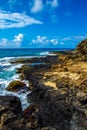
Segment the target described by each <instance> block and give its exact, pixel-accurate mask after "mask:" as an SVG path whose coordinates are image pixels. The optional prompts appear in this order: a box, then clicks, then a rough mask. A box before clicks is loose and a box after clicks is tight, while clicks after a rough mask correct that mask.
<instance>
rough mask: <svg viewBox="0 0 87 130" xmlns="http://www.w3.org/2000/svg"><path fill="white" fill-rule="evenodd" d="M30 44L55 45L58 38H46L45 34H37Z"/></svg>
mask: <svg viewBox="0 0 87 130" xmlns="http://www.w3.org/2000/svg"><path fill="white" fill-rule="evenodd" d="M31 43H32V44H37V45H41V46H43V45H49V44H52V45H57V44H58V39H48V38H47V37H46V36H42V37H41V36H37V37H36V39H33V40H32V42H31Z"/></svg>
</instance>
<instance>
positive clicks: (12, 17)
mask: <svg viewBox="0 0 87 130" xmlns="http://www.w3.org/2000/svg"><path fill="white" fill-rule="evenodd" d="M32 24H42V22H40V21H38V20H36V19H34V18H32V17H29V16H27V15H26V14H23V13H10V12H6V11H0V29H5V28H20V27H25V26H27V25H32Z"/></svg>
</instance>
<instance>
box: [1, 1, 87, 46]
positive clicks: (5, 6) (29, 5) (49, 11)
mask: <svg viewBox="0 0 87 130" xmlns="http://www.w3.org/2000/svg"><path fill="white" fill-rule="evenodd" d="M86 38H87V0H0V48H75V47H76V46H77V45H78V43H79V42H81V41H82V40H84V39H86Z"/></svg>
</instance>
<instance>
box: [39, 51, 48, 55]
mask: <svg viewBox="0 0 87 130" xmlns="http://www.w3.org/2000/svg"><path fill="white" fill-rule="evenodd" d="M40 55H41V56H45V55H49V52H48V51H46V52H41V53H40Z"/></svg>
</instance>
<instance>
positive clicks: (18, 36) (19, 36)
mask: <svg viewBox="0 0 87 130" xmlns="http://www.w3.org/2000/svg"><path fill="white" fill-rule="evenodd" d="M23 38H24V34H22V33H19V34H18V35H16V36H14V40H13V41H14V42H21V41H22V40H23Z"/></svg>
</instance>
